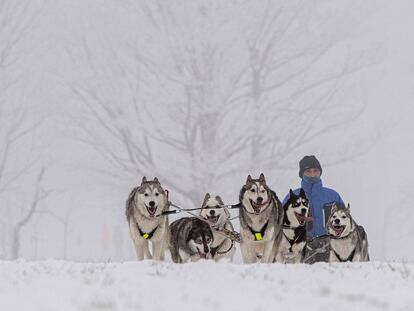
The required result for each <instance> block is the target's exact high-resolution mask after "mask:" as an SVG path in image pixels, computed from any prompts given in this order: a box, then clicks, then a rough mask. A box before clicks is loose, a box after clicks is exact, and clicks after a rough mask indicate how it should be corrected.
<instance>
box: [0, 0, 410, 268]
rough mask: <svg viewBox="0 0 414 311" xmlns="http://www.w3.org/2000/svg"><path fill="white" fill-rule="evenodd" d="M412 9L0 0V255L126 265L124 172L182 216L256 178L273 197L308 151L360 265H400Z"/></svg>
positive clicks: (294, 176) (405, 228)
mask: <svg viewBox="0 0 414 311" xmlns="http://www.w3.org/2000/svg"><path fill="white" fill-rule="evenodd" d="M413 8H414V5H413V4H412V2H411V1H393V2H389V1H364V2H363V3H361V1H341V2H332V1H313V2H312V3H309V2H306V1H289V4H287V3H285V1H255V2H251V1H226V2H223V1H193V0H188V1H187V0H185V1H151V2H146V1H132V0H130V1H129V0H126V1H116V0H103V1H92V0H90V1H89V0H88V1H80V0H71V1H68V0H67V1H63V0H56V1H38V0H31V1H29V0H19V1H12V0H3V1H0V25H1V27H0V258H2V259H12V258H13V259H14V258H17V257H21V258H27V259H44V258H65V259H71V260H81V261H84V260H92V261H100V260H130V259H134V252H133V245H132V243H131V241H130V238H129V235H128V234H129V233H128V228H127V223H126V219H125V201H126V199H127V196H128V194H129V192H130V191H131V190H132V188H134V187H135V186H137V185H138V184H139V183H140V181H141V179H142V176H144V175H146V176H147V177H148V178H153V177H155V176H157V177H158V178H159V180H160V181H161V183H162V184H163V185H165V187H166V188H167V189H169V190H170V199H171V200H172V201H173V202H174V203H176V204H179V205H182V206H185V207H199V206H201V203H202V199H203V197H204V194H205V193H206V192H210V193H212V194H220V195H221V196H222V198H223V200H224V202H225V203H228V204H233V203H236V202H237V201H238V194H239V190H240V188H241V186H242V185H243V184H244V182H245V179H246V176H247V175H248V174H252V176H253V177H255V176H256V177H257V176H258V175H259V174H260V173H261V172H263V173H264V174H265V176H266V179H267V182H268V184H269V185H270V186H271V188H272V189H274V190H275V191H276V193H277V194H278V196H279V197H280V198H283V197H284V196H285V194H286V193H287V192H288V191H289V189H290V188H297V187H298V186H299V185H300V179H299V176H298V162H299V160H300V159H301V158H302V157H303V156H304V155H311V154H314V155H316V156H317V158H318V159H319V160H320V162H321V165H322V167H323V174H322V180H323V183H324V185H325V186H327V187H329V188H333V189H335V190H336V191H338V192H339V193H340V194H341V196H342V198H343V199H344V201H345V202H349V203H350V204H351V209H352V213H353V216H354V218H355V219H356V220H357V222H358V223H359V224H361V225H363V226H364V227H365V229H366V231H367V234H368V239H369V244H370V254H371V258H372V259H374V260H413V257H414V250H412V249H411V248H410V247H407V246H408V245H412V244H413V243H414V227H413V226H412V221H413V220H414V216H413V215H412V214H411V203H412V201H413V199H414V195H413V194H412V192H411V188H412V187H414V178H413V174H412V173H411V172H412V168H411V166H410V164H411V159H412V158H413V156H414V144H413V138H412V136H413V134H412V130H413V125H412V119H413V117H414V108H413V106H412V104H411V102H412V100H413V99H414V91H413V82H414V60H413V59H412V55H414V44H413V39H414V31H413V29H414V21H413V20H412V18H411V16H410V15H411V12H412V9H413ZM233 214H234V215H237V213H236V212H235V213H233ZM235 223H237V220H235Z"/></svg>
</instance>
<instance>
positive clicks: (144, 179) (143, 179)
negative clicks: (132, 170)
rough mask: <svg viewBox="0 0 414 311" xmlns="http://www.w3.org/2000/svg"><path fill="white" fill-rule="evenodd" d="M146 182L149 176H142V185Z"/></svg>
mask: <svg viewBox="0 0 414 311" xmlns="http://www.w3.org/2000/svg"><path fill="white" fill-rule="evenodd" d="M146 182H147V177H146V176H144V177H142V181H141V185H142V184H143V183H146Z"/></svg>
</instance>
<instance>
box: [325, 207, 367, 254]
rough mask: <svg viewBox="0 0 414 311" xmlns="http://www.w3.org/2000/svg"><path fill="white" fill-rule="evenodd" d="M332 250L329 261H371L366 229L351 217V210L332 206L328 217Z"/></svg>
mask: <svg viewBox="0 0 414 311" xmlns="http://www.w3.org/2000/svg"><path fill="white" fill-rule="evenodd" d="M327 226H328V233H329V236H330V243H331V252H330V256H329V262H346V261H369V254H368V240H367V235H366V233H365V230H364V228H363V227H362V226H360V225H358V224H357V223H356V222H355V221H354V220H353V218H352V217H351V210H350V206H349V204H348V207H347V208H338V206H337V205H336V204H335V205H334V206H333V207H332V210H331V214H330V216H329V218H328V223H327Z"/></svg>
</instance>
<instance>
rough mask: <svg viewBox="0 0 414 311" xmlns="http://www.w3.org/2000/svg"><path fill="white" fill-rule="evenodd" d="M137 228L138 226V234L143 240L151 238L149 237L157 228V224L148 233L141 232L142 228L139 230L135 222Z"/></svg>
mask: <svg viewBox="0 0 414 311" xmlns="http://www.w3.org/2000/svg"><path fill="white" fill-rule="evenodd" d="M137 228H138V231H139V235H140V236H141V237H142V238H143V239H144V240H151V238H152V236H153V235H154V233H155V231H156V230H157V229H158V226H156V227H155V228H154V229H153V230H152V231H151V232H149V233H146V232H143V231H142V230H141V228H140V227H139V226H138V223H137Z"/></svg>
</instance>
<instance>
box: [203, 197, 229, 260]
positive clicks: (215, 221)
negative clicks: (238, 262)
mask: <svg viewBox="0 0 414 311" xmlns="http://www.w3.org/2000/svg"><path fill="white" fill-rule="evenodd" d="M223 205H224V203H223V200H222V199H221V197H220V196H218V195H217V196H215V197H211V196H210V194H209V193H207V194H206V195H205V197H204V201H203V204H202V206H201V207H202V209H201V212H200V216H201V217H203V218H204V219H206V220H207V221H209V222H210V223H211V224H212V231H213V237H214V240H213V243H212V244H211V246H210V253H211V257H212V258H213V259H214V260H215V261H219V260H220V259H223V258H226V259H228V260H230V261H232V260H233V256H234V253H235V251H236V247H235V245H234V241H233V240H231V239H229V238H228V237H227V236H226V235H225V234H223V233H220V230H222V229H226V230H230V231H233V230H234V229H233V226H232V224H231V222H230V213H229V211H228V210H227V208H225V207H223Z"/></svg>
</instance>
